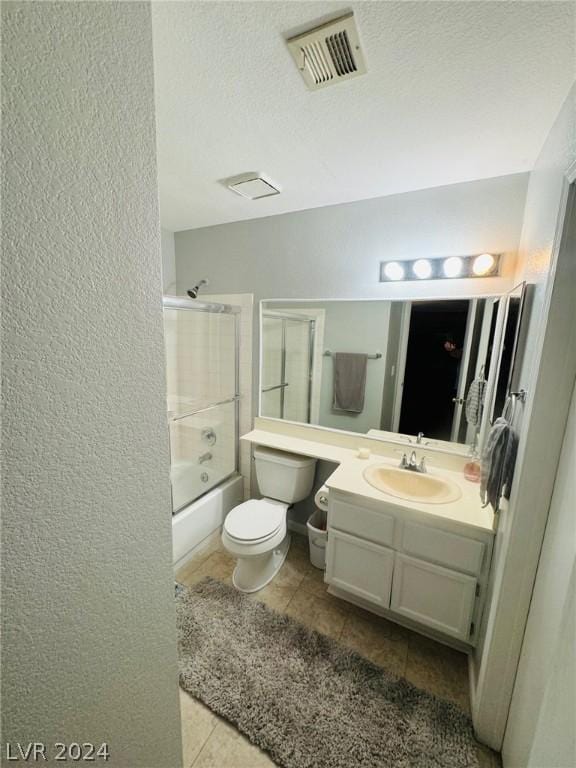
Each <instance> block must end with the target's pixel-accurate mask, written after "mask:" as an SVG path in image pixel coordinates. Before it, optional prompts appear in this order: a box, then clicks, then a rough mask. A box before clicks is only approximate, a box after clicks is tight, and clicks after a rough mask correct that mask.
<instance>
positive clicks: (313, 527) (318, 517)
mask: <svg viewBox="0 0 576 768" xmlns="http://www.w3.org/2000/svg"><path fill="white" fill-rule="evenodd" d="M322 525H324V528H322V527H321V526H322ZM306 527H307V528H308V545H309V547H310V562H311V563H312V565H314V566H315V567H316V568H320V569H321V570H324V569H325V568H326V542H327V541H328V531H327V530H326V513H325V512H323V511H322V510H321V509H317V510H315V512H314V514H313V515H311V516H310V518H309V519H308V522H307V523H306Z"/></svg>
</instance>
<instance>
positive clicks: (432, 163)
mask: <svg viewBox="0 0 576 768" xmlns="http://www.w3.org/2000/svg"><path fill="white" fill-rule="evenodd" d="M350 8H352V9H353V10H354V13H355V16H356V21H357V25H358V28H359V32H360V37H361V40H362V44H363V48H364V51H365V56H366V60H367V64H368V74H366V75H364V76H362V77H358V78H355V79H353V80H350V81H348V82H343V83H339V84H337V85H335V86H333V87H329V88H327V89H325V90H321V91H316V92H310V91H308V90H307V89H306V87H305V85H304V82H303V80H302V79H301V77H300V75H299V73H298V71H297V69H296V67H295V65H294V62H293V61H292V59H291V57H290V54H289V52H288V50H287V48H286V45H285V42H284V39H285V37H286V36H287V35H290V34H293V33H295V32H299V31H302V29H303V28H305V27H306V26H308V25H309V24H311V23H313V22H315V21H316V20H318V19H322V18H323V17H326V16H327V15H329V14H330V15H334V14H335V12H340V11H345V10H347V9H350ZM336 15H337V14H336ZM153 28H154V55H155V67H156V101H157V123H158V149H159V153H158V161H159V182H160V206H161V214H162V224H163V226H164V227H166V228H167V229H170V230H173V231H178V230H183V229H192V228H195V227H203V226H209V225H213V224H221V223H224V222H229V221H238V220H241V219H253V218H259V217H261V216H271V215H275V214H278V213H285V212H287V211H295V210H301V209H305V208H314V207H316V206H324V205H332V204H335V203H342V202H348V201H351V200H361V199H364V198H370V197H378V196H381V195H390V194H396V193H400V192H407V191H410V190H415V189H425V188H427V187H435V186H440V185H445V184H452V183H456V182H461V181H469V180H472V179H478V178H489V177H492V176H503V175H506V174H511V173H517V172H521V171H526V170H530V169H531V167H532V165H533V163H534V161H535V159H536V156H537V154H538V151H539V149H540V147H541V145H542V143H543V141H544V138H545V137H546V134H547V132H548V130H549V129H550V126H551V124H552V122H553V119H554V117H555V115H556V113H557V112H558V110H559V109H560V106H561V104H562V102H563V100H564V98H565V97H566V95H567V92H568V90H569V87H570V84H571V82H572V81H573V80H574V76H575V70H574V5H573V4H572V3H564V2H543V3H542V2H516V1H514V2H483V1H479V2H358V3H351V4H344V3H338V2H334V3H315V2H156V3H153ZM245 171H262V172H264V173H266V174H268V175H269V176H270V177H271V179H272V180H274V181H277V182H278V183H279V184H280V185H281V187H282V194H281V195H279V196H276V197H269V198H263V199H261V200H255V201H250V200H245V199H243V198H241V197H238V196H237V195H235V194H234V193H232V192H230V191H229V190H227V189H226V188H225V187H224V186H222V185H221V184H219V180H220V179H223V178H226V177H228V176H233V175H235V174H239V173H243V172H245Z"/></svg>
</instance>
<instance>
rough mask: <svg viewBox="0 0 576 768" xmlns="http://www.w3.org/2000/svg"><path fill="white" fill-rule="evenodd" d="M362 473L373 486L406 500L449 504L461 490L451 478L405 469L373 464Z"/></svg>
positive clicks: (460, 493)
mask: <svg viewBox="0 0 576 768" xmlns="http://www.w3.org/2000/svg"><path fill="white" fill-rule="evenodd" d="M363 474H364V479H365V480H366V481H367V482H368V483H370V485H371V486H372V487H373V488H376V489H377V490H379V491H382V492H383V493H388V494H390V496H396V497H397V498H399V499H406V500H407V501H417V502H420V503H423V504H449V503H450V502H452V501H456V500H457V499H459V498H460V496H461V495H462V491H461V490H460V488H459V487H458V486H457V485H456V483H453V482H452V480H448V479H446V478H443V477H437V476H435V475H428V474H424V473H419V472H412V471H411V470H407V469H397V468H396V467H388V466H386V465H382V464H375V465H373V466H371V467H366V469H365V470H364V473H363Z"/></svg>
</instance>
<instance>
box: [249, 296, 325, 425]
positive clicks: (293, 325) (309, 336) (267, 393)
mask: <svg viewBox="0 0 576 768" xmlns="http://www.w3.org/2000/svg"><path fill="white" fill-rule="evenodd" d="M315 327H316V324H315V321H314V320H313V319H311V318H310V317H307V316H306V315H298V314H297V313H295V312H286V313H282V312H275V311H273V310H269V311H267V312H263V313H262V385H261V393H260V398H261V407H260V413H261V414H262V415H263V416H269V417H272V418H276V419H288V420H289V421H300V422H306V423H310V420H311V418H310V417H311V404H312V366H313V355H314V334H315Z"/></svg>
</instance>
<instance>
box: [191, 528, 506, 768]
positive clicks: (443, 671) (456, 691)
mask: <svg viewBox="0 0 576 768" xmlns="http://www.w3.org/2000/svg"><path fill="white" fill-rule="evenodd" d="M233 569H234V560H233V558H231V557H230V556H229V555H228V553H227V552H225V551H224V550H223V548H222V546H221V543H220V536H219V535H218V534H217V535H213V536H212V537H210V538H209V540H207V542H206V543H205V547H204V548H203V550H202V552H200V553H199V554H198V555H197V556H196V557H195V558H194V559H193V560H192V561H190V562H189V563H188V564H187V565H186V566H184V568H182V569H181V570H180V571H179V572H178V573H177V574H176V579H177V581H179V582H180V583H181V584H185V585H187V586H191V585H193V584H195V583H196V582H197V581H200V580H201V579H203V578H204V577H205V576H212V577H213V578H215V579H219V580H220V581H223V582H225V583H227V584H231V583H232V580H231V577H232V571H233ZM252 599H254V600H260V601H261V602H263V603H266V604H267V605H269V606H270V607H271V608H273V609H274V610H276V611H281V612H283V613H287V614H288V615H290V616H293V617H294V618H295V619H298V621H301V622H302V623H303V624H306V625H307V626H309V627H312V628H313V629H316V630H318V631H319V632H322V633H324V634H326V635H329V636H330V637H334V638H335V639H337V640H339V641H340V642H341V643H343V644H344V645H346V646H348V647H349V648H353V649H354V650H355V651H357V652H358V653H360V654H362V655H363V656H365V657H366V658H368V659H370V660H372V661H374V662H375V663H376V664H379V665H380V666H382V667H384V668H385V669H388V670H389V671H390V672H393V673H394V674H397V675H402V676H404V677H406V678H407V679H408V680H410V682H412V683H413V684H414V685H417V686H418V687H419V688H423V689H425V690H427V691H430V692H431V693H434V694H436V695H437V696H441V697H442V698H445V699H449V700H450V701H453V702H454V703H456V704H457V705H458V706H460V707H462V708H463V709H465V710H466V711H469V699H468V667H467V660H466V656H465V655H464V654H462V653H459V652H458V651H454V650H452V649H451V648H447V647H446V646H444V645H441V644H439V643H436V642H434V641H433V640H429V639H427V638H425V637H423V636H421V635H418V634H416V633H415V632H411V631H410V630H407V629H404V628H403V627H400V626H398V625H396V624H393V623H392V622H389V621H387V620H386V619H382V618H380V617H378V616H375V615H374V614H371V613H369V612H367V611H364V610H363V609H361V608H357V607H356V606H353V605H351V604H350V603H346V602H344V601H342V600H339V599H337V598H335V597H333V596H332V595H329V594H328V592H327V590H326V585H325V584H324V580H323V574H322V572H321V571H319V570H318V569H317V568H314V566H312V565H311V564H310V561H309V558H308V542H307V540H306V539H305V538H304V537H303V536H298V535H294V534H293V535H292V545H291V547H290V551H289V553H288V557H287V559H286V562H285V563H284V565H283V567H282V568H281V570H280V572H279V573H278V574H277V576H276V578H275V579H274V581H273V582H272V584H270V585H268V586H267V587H265V588H264V589H263V590H261V591H260V592H258V593H256V594H255V595H254V596H252ZM180 707H181V715H182V742H183V743H182V749H183V755H184V768H192V766H194V768H265V767H266V766H267V767H268V768H274V765H275V764H274V763H273V762H272V761H271V760H270V758H269V757H268V756H267V755H266V754H265V753H264V752H262V751H261V750H260V749H258V747H255V746H254V745H253V744H251V743H250V742H249V741H248V739H246V738H245V737H244V736H242V735H241V734H240V733H239V732H238V731H237V730H236V729H235V728H233V727H232V726H230V725H229V724H228V723H226V722H225V721H224V720H222V719H221V718H220V717H218V716H217V715H215V714H213V713H212V712H211V711H210V710H209V709H208V708H207V707H205V706H204V705H203V704H201V703H200V702H199V701H196V700H195V699H193V698H192V697H191V696H189V695H188V694H187V693H184V692H183V691H181V692H180ZM478 756H479V761H480V766H481V768H498V766H500V759H499V757H498V755H496V754H495V753H493V752H491V751H490V750H488V749H484V748H481V749H479V755H478Z"/></svg>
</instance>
